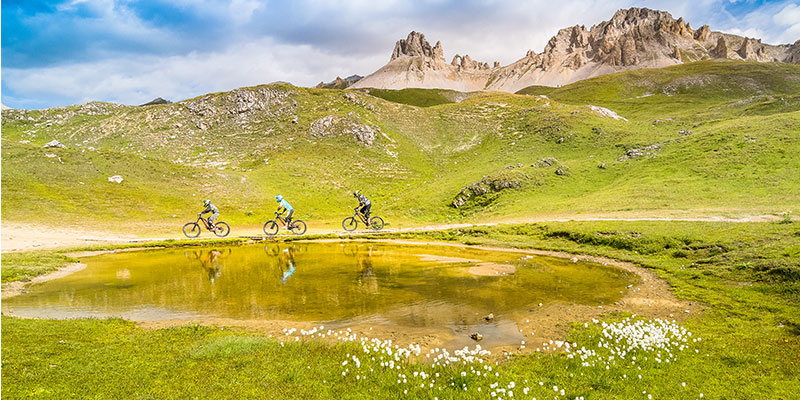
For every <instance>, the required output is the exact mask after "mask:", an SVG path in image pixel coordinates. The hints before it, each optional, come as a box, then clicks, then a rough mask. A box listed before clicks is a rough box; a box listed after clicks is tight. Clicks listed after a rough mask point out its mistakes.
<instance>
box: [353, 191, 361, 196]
mask: <svg viewBox="0 0 800 400" xmlns="http://www.w3.org/2000/svg"><path fill="white" fill-rule="evenodd" d="M359 194H361V191H360V190H356V191H355V192H353V197H358V195H359Z"/></svg>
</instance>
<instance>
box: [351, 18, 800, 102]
mask: <svg viewBox="0 0 800 400" xmlns="http://www.w3.org/2000/svg"><path fill="white" fill-rule="evenodd" d="M707 59H712V60H746V61H757V62H787V63H800V41H798V42H796V43H794V44H783V45H777V46H776V45H769V44H764V43H762V42H761V40H759V39H751V38H745V37H741V36H737V35H732V34H727V33H722V32H715V31H712V30H711V28H709V27H708V25H702V26H701V27H700V28H699V29H697V30H694V29H692V27H691V26H690V25H689V23H688V22H686V21H684V19H683V18H677V19H675V18H673V16H672V15H671V14H670V13H669V12H666V11H659V10H651V9H649V8H636V7H634V8H628V9H624V10H619V11H617V12H616V13H614V15H613V16H612V17H611V18H610V19H609V20H607V21H602V22H600V23H598V24H596V25H594V26H592V27H591V28H588V29H587V27H586V26H583V25H575V26H571V27H568V28H564V29H561V30H559V31H558V33H557V34H556V35H555V36H553V37H552V38H551V39H550V40H549V41H548V42H547V45H546V46H545V48H544V51H543V52H541V53H537V52H535V51H532V50H529V51H528V53H527V54H526V55H525V57H523V58H521V59H519V60H517V61H516V62H514V63H511V64H509V65H507V66H500V65H499V63H496V62H495V63H494V64H493V65H491V66H490V64H488V63H484V62H479V61H475V60H473V59H472V58H471V57H470V56H468V55H464V56H461V55H458V54H456V55H455V57H453V59H452V61H451V62H449V63H448V62H446V61H445V60H444V53H443V51H442V45H441V43H440V42H437V43H436V45H435V46H431V45H430V43H428V41H427V40H425V36H424V35H423V34H422V33H419V32H415V31H412V32H411V33H409V34H408V37H407V38H406V39H404V40H399V41H397V43H396V44H395V47H394V51H393V52H392V58H391V61H390V63H389V64H387V65H386V66H384V67H383V68H381V69H379V70H378V71H376V72H375V73H373V74H371V75H369V76H367V77H365V78H364V79H363V80H361V81H359V82H357V83H356V84H354V87H377V88H391V89H402V88H406V87H424V88H434V87H435V88H442V89H453V90H459V91H474V90H502V91H509V92H515V91H517V90H519V89H522V88H524V87H527V86H530V85H545V86H559V85H564V84H569V83H572V82H575V81H578V80H581V79H586V78H591V77H593V76H598V75H603V74H609V73H614V72H619V71H625V70H630V69H638V68H661V67H666V66H670V65H676V64H681V63H687V62H694V61H700V60H707Z"/></svg>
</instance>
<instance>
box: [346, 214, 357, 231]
mask: <svg viewBox="0 0 800 400" xmlns="http://www.w3.org/2000/svg"><path fill="white" fill-rule="evenodd" d="M342 228H343V229H344V230H346V231H348V232H352V231H354V230H356V228H358V221H356V219H355V218H353V217H347V218H345V219H344V221H342Z"/></svg>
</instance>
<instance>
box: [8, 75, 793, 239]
mask: <svg viewBox="0 0 800 400" xmlns="http://www.w3.org/2000/svg"><path fill="white" fill-rule="evenodd" d="M798 77H800V67H798V66H793V65H784V64H769V63H767V64H758V63H713V62H703V63H695V64H687V65H680V66H675V67H670V68H666V69H655V70H642V71H633V72H626V73H621V74H614V75H608V76H603V77H598V78H594V79H591V80H586V81H583V82H579V83H576V84H574V85H569V86H565V87H562V88H557V89H554V90H552V92H550V93H548V94H547V95H546V96H541V95H533V96H524V95H513V94H506V93H485V92H484V93H470V94H459V93H451V92H441V91H425V90H420V91H402V92H392V91H378V92H372V93H373V94H375V95H380V96H381V97H385V98H389V99H393V101H387V100H384V98H380V97H376V96H373V95H369V94H367V93H364V92H362V91H360V90H352V89H350V90H346V91H341V90H333V89H306V88H297V87H293V86H290V85H286V84H272V85H262V86H255V87H248V88H240V89H236V90H233V91H230V92H222V93H212V94H208V95H204V96H200V97H197V98H193V99H188V100H184V101H180V102H176V103H172V104H159V105H152V106H148V107H129V106H121V105H115V104H108V103H87V104H84V105H78V106H70V107H62V108H52V109H46V110H38V111H26V110H4V111H3V115H2V171H3V172H2V196H3V202H2V215H3V220H4V221H17V222H20V221H21V222H37V223H46V224H59V225H81V226H84V227H87V226H94V227H103V228H106V229H133V230H135V231H138V232H152V231H170V232H174V231H177V229H178V228H179V226H180V225H181V224H182V223H184V222H186V220H190V219H193V218H194V215H195V214H196V212H197V211H198V210H199V209H200V208H201V204H200V203H201V201H202V199H204V198H210V199H212V200H213V201H214V203H215V204H216V205H218V206H219V207H220V208H221V209H222V215H223V219H224V220H227V221H229V222H230V223H232V224H233V225H234V228H236V227H237V226H241V225H251V226H256V225H258V224H261V223H263V222H264V221H265V220H266V218H267V217H268V216H271V212H272V210H273V209H274V208H275V207H276V205H275V201H274V199H273V196H274V195H276V194H283V195H284V196H286V198H287V199H289V200H290V202H291V203H292V205H294V206H295V208H296V209H297V212H298V216H300V217H301V218H303V219H305V220H307V221H309V222H310V223H311V224H312V226H318V225H319V224H323V223H325V224H329V226H336V225H338V224H339V222H340V221H341V219H342V218H343V217H344V216H346V215H347V213H349V212H352V206H354V204H353V199H352V196H351V195H350V192H351V191H352V190H356V189H358V190H361V191H362V192H364V193H365V194H367V195H368V196H369V197H370V198H371V199H372V200H373V204H374V207H373V210H374V211H375V212H376V213H377V214H380V215H382V216H384V217H385V218H386V219H387V221H388V222H389V223H390V224H391V225H390V226H399V225H401V224H405V225H408V224H427V223H437V222H438V223H442V222H457V221H499V220H513V219H519V218H536V217H559V216H576V215H591V216H641V215H651V216H653V215H658V216H665V215H666V216H675V215H679V216H685V215H696V214H703V215H725V216H736V215H739V214H754V213H756V214H763V213H777V212H782V211H785V210H787V209H795V208H797V199H798V198H800V181H798V179H797V176H800V162H798V158H797V154H800V136H798V135H797V132H800V111H798V105H797V93H798V91H797V87H798V86H797V85H798V82H800V78H798ZM648 94H649V95H648ZM451 95H452V96H458V97H459V99H458V100H459V101H458V102H449V101H448V102H441V103H437V102H436V101H433V103H437V104H431V102H432V100H431V99H439V100H442V99H441V98H438V97H437V96H442V97H444V98H446V99H448V100H451V101H455V100H452V99H451V98H449V97H448V96H451ZM405 103H411V104H420V105H426V107H418V106H414V105H409V104H405ZM589 104H591V105H593V106H596V107H595V108H591V107H589ZM600 107H607V108H608V109H610V110H611V111H608V110H605V109H602V108H600ZM612 111H613V112H616V113H617V114H619V115H621V116H622V117H625V118H627V121H625V120H622V119H614V118H612V117H610V116H613V115H614V114H613V112H612ZM54 139H55V140H58V141H59V142H61V143H63V144H64V145H65V146H66V148H60V147H49V148H45V147H44V146H45V144H46V143H49V142H51V141H52V140H54ZM112 175H121V176H122V177H123V179H124V180H123V182H122V183H119V184H118V183H113V182H109V181H108V177H110V176H112Z"/></svg>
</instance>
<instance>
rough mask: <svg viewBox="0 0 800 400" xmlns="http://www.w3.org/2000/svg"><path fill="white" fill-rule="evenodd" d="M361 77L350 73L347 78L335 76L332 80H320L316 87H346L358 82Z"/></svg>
mask: <svg viewBox="0 0 800 400" xmlns="http://www.w3.org/2000/svg"><path fill="white" fill-rule="evenodd" d="M361 78H363V76H361V75H350V76H348V77H347V78H344V79H342V78H340V77H338V76H337V77H336V79H334V80H333V81H332V82H328V83H325V82H320V83H318V84H317V86H316V88H317V89H347V88H349V87H350V86H352V85H353V84H354V83H356V82H358V81H360V80H361Z"/></svg>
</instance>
